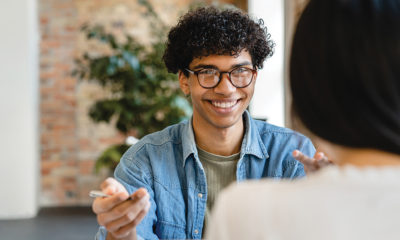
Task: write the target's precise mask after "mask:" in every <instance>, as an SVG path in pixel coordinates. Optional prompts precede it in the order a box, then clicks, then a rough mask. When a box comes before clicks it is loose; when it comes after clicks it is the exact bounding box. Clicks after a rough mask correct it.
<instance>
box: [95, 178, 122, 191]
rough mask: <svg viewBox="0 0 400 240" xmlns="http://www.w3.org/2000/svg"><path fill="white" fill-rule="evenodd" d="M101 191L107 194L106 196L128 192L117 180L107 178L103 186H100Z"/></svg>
mask: <svg viewBox="0 0 400 240" xmlns="http://www.w3.org/2000/svg"><path fill="white" fill-rule="evenodd" d="M100 188H101V190H102V191H103V192H104V193H106V194H110V195H113V194H115V193H117V192H126V193H128V192H127V191H126V189H125V187H124V186H122V184H121V183H119V182H118V181H117V180H116V179H114V178H111V177H109V178H107V179H106V180H104V181H103V182H102V183H101V185H100Z"/></svg>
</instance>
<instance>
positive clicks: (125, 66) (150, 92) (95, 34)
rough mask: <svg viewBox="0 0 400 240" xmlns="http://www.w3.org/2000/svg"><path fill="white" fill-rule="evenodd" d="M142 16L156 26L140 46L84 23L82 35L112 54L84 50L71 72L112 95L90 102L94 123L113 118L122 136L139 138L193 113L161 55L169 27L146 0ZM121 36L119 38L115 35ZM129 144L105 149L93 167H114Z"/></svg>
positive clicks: (129, 39) (126, 36) (142, 0)
mask: <svg viewBox="0 0 400 240" xmlns="http://www.w3.org/2000/svg"><path fill="white" fill-rule="evenodd" d="M139 2H140V4H142V5H143V6H145V7H146V12H145V18H146V19H148V20H149V21H150V23H151V26H154V28H153V31H152V35H153V39H154V41H152V42H151V43H149V44H148V45H143V44H141V43H140V42H138V41H137V40H135V39H134V38H133V37H131V36H129V35H128V34H124V37H123V39H124V40H117V37H116V36H115V35H113V34H111V33H108V32H106V31H105V29H104V27H103V26H100V25H96V26H90V25H89V24H85V25H84V26H83V27H82V31H83V32H84V33H85V36H86V39H88V40H95V41H98V42H100V43H102V44H105V45H107V46H108V47H109V48H110V49H111V54H107V55H101V56H98V55H94V54H91V53H90V52H85V53H84V54H83V55H82V56H81V57H80V58H78V59H76V66H77V67H76V69H75V71H74V74H75V75H76V76H79V78H80V79H82V80H84V81H85V80H86V81H95V82H97V83H98V84H100V85H101V86H102V87H104V88H105V89H107V90H109V91H110V96H109V97H107V98H104V99H100V100H98V101H97V102H95V103H94V104H93V106H91V108H90V111H89V116H90V118H91V119H92V120H93V121H95V122H107V123H109V122H110V121H111V119H114V118H115V119H116V123H115V127H116V128H117V129H118V130H119V131H120V132H122V133H124V134H125V135H128V134H129V133H132V132H135V133H136V134H135V137H137V138H140V137H142V136H144V135H146V134H149V133H152V132H154V131H158V130H161V129H163V128H165V127H166V126H168V125H171V124H174V123H177V122H179V121H181V120H182V119H184V118H187V117H188V116H189V115H190V114H191V107H190V105H189V103H188V102H187V100H186V98H185V96H184V95H183V94H182V92H181V91H180V89H179V82H178V79H177V76H176V75H175V74H171V73H168V71H167V69H166V67H165V65H164V63H163V61H162V55H163V52H164V48H165V40H166V33H167V31H166V30H167V27H166V25H165V24H164V23H163V22H162V21H161V20H160V19H159V18H158V16H157V14H156V13H155V12H154V11H153V8H152V6H151V5H150V4H149V3H148V2H147V1H146V0H141V1H139ZM118 39H119V38H118ZM128 147H129V145H128V144H126V143H121V144H118V145H114V146H111V147H109V148H108V149H106V150H105V151H104V152H103V153H102V154H101V156H100V157H99V158H98V159H97V161H96V165H95V170H96V171H98V170H99V169H101V168H103V167H106V168H109V169H110V170H114V169H115V167H116V165H117V164H118V162H119V159H120V158H121V156H122V154H123V153H124V152H125V151H126V150H127V149H128Z"/></svg>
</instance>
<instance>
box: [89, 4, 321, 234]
mask: <svg viewBox="0 0 400 240" xmlns="http://www.w3.org/2000/svg"><path fill="white" fill-rule="evenodd" d="M272 52H273V42H272V41H271V40H270V39H269V34H268V33H267V31H266V28H265V27H264V25H263V22H262V21H254V20H252V19H251V18H250V17H249V16H248V15H247V14H245V13H243V12H241V11H238V10H219V9H216V8H213V7H208V8H199V9H196V10H194V11H191V12H189V13H187V14H186V15H184V16H183V17H182V18H181V19H180V21H179V22H178V24H177V25H176V26H175V27H173V28H172V29H171V31H170V33H169V35H168V42H167V48H166V50H165V54H164V62H165V64H166V66H167V68H168V70H169V71H170V72H173V73H178V75H179V82H180V87H181V89H182V91H183V92H184V93H185V94H186V95H187V96H188V97H190V99H191V102H192V105H193V116H192V118H191V119H190V120H188V121H184V122H181V123H179V124H176V125H173V126H170V127H168V128H166V129H164V130H162V131H160V132H156V133H153V134H150V135H148V136H146V137H144V138H142V139H141V140H140V141H139V142H138V143H137V144H135V145H134V146H132V147H131V148H130V149H129V150H128V151H127V152H126V153H125V154H124V156H123V157H122V159H121V162H120V164H119V165H118V167H117V169H116V171H115V179H113V178H109V179H107V180H106V181H104V182H103V184H102V186H101V188H102V191H103V192H105V193H107V194H110V195H111V197H108V198H97V199H96V200H95V201H94V203H93V210H94V212H95V213H96V214H97V219H98V222H99V224H100V225H102V227H101V228H100V230H99V232H98V234H97V239H105V238H106V239H141V238H144V239H158V238H162V239H200V238H201V237H202V233H203V232H204V229H205V228H206V227H207V223H208V216H209V213H210V211H211V209H212V207H213V203H214V200H215V199H216V197H217V196H218V193H219V192H220V191H221V190H222V189H223V188H225V187H226V186H227V185H229V184H230V183H232V182H241V181H244V180H246V179H259V178H264V177H269V178H275V179H280V178H296V177H302V176H304V175H305V173H304V168H303V166H302V165H301V163H299V162H298V161H296V160H295V159H294V158H293V157H292V155H291V153H292V151H293V150H295V149H299V150H300V151H302V152H303V153H304V154H306V155H309V156H313V155H314V152H315V149H314V147H313V146H312V144H311V142H310V140H308V139H307V138H306V137H304V136H302V135H300V134H298V133H296V132H293V131H291V130H289V129H285V128H280V127H276V126H273V125H270V124H268V123H266V122H262V121H257V120H254V119H252V118H251V116H250V114H249V113H248V112H247V111H246V108H247V107H248V105H249V102H250V100H251V98H252V96H253V93H254V88H255V84H256V80H257V70H258V69H260V68H261V67H262V66H263V62H264V60H265V59H266V58H267V57H269V56H271V55H272Z"/></svg>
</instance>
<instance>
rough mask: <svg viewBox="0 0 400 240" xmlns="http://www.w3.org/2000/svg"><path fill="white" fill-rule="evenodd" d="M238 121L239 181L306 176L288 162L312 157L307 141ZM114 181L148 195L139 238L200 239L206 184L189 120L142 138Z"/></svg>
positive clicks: (281, 130) (251, 121)
mask: <svg viewBox="0 0 400 240" xmlns="http://www.w3.org/2000/svg"><path fill="white" fill-rule="evenodd" d="M243 119H244V122H245V134H244V137H243V141H242V146H241V151H240V158H239V161H238V163H237V171H236V179H237V181H238V182H242V181H244V180H246V179H259V178H264V177H269V178H275V179H280V178H296V177H303V176H305V172H304V168H303V165H302V164H301V163H299V162H298V161H296V160H295V159H294V158H293V157H292V151H293V150H295V149H299V150H300V151H302V152H303V153H304V154H306V155H309V156H314V154H315V148H314V146H313V145H312V143H311V141H310V140H309V139H308V138H306V137H305V136H303V135H301V134H299V133H297V132H294V131H292V130H289V129H286V128H281V127H277V126H273V125H271V124H268V123H266V122H262V121H258V120H254V119H252V118H251V117H250V115H249V113H248V112H247V111H246V112H245V113H244V114H243ZM115 178H116V179H117V180H118V181H119V182H121V183H122V184H123V185H124V186H125V188H126V189H127V191H128V192H129V193H130V194H132V193H133V192H135V191H136V190H137V189H138V188H140V187H144V188H146V189H147V191H148V192H149V194H150V202H151V208H150V210H149V212H148V213H147V215H146V217H145V218H144V219H143V220H142V222H141V223H140V224H139V225H138V226H137V228H136V231H137V234H138V238H139V239H159V238H160V239H201V237H202V229H203V221H204V214H205V210H206V202H207V182H206V176H205V173H204V170H203V167H202V165H201V163H200V160H199V157H198V153H197V149H196V142H195V137H194V133H193V128H192V124H191V121H188V120H185V121H183V122H181V123H179V124H175V125H172V126H170V127H167V128H165V129H164V130H162V131H160V132H156V133H152V134H149V135H147V136H145V137H143V138H142V139H141V140H140V141H139V142H138V143H136V144H135V145H133V146H132V147H131V148H129V149H128V151H127V152H126V153H125V154H124V155H123V157H122V159H121V162H120V163H119V165H118V166H117V168H116V170H115ZM106 234H107V231H106V230H105V228H104V227H100V229H99V232H98V233H97V236H96V239H99V240H103V239H105V236H106Z"/></svg>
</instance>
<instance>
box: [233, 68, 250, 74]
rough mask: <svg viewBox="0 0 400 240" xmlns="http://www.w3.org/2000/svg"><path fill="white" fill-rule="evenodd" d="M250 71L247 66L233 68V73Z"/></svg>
mask: <svg viewBox="0 0 400 240" xmlns="http://www.w3.org/2000/svg"><path fill="white" fill-rule="evenodd" d="M247 71H248V69H247V68H243V67H241V68H236V69H235V70H233V72H232V73H234V74H235V73H243V72H247Z"/></svg>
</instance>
